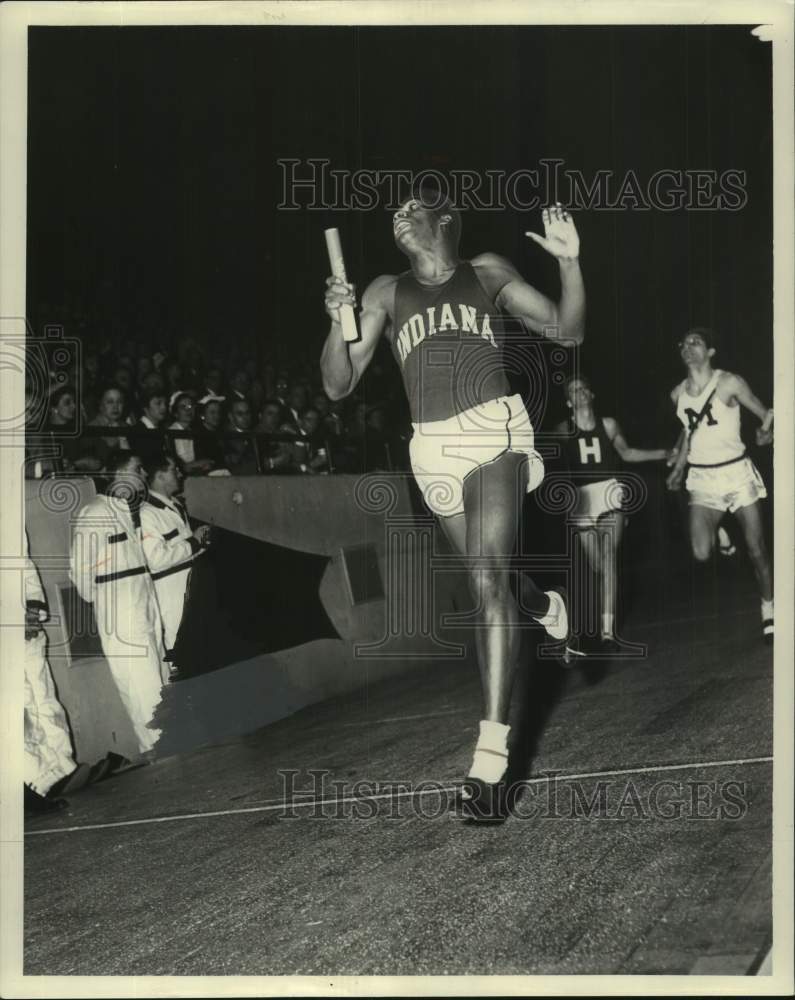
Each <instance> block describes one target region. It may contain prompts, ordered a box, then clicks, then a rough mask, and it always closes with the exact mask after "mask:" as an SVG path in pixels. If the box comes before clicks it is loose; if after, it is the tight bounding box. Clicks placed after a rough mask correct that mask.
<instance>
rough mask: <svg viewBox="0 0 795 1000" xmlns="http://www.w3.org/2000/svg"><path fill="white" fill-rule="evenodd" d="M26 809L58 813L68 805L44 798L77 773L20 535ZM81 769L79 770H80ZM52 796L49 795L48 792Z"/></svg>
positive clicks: (40, 602)
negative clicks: (23, 571)
mask: <svg viewBox="0 0 795 1000" xmlns="http://www.w3.org/2000/svg"><path fill="white" fill-rule="evenodd" d="M24 584H25V763H24V782H25V807H26V809H30V810H31V811H36V812H50V811H55V810H58V809H63V808H64V807H65V806H66V805H67V802H66V800H65V799H61V798H58V797H51V798H47V796H48V794H49V793H50V792H53V790H54V789H55V788H56V786H59V787H64V786H65V784H66V782H65V779H66V778H67V776H69V775H74V774H75V772H76V771H77V766H76V764H75V759H74V756H73V754H72V737H71V734H70V731H69V723H68V722H67V719H66V713H65V712H64V709H63V706H62V705H61V703H60V701H59V700H58V695H57V694H56V691H55V684H54V683H53V679H52V673H51V672H50V665H49V663H48V662H47V636H46V634H45V632H44V628H43V625H44V622H46V621H47V619H48V618H49V613H48V611H47V601H46V599H45V597H44V590H43V589H42V586H41V580H40V579H39V573H38V570H37V569H36V566H35V565H34V563H33V560H32V559H31V558H30V549H29V543H28V536H27V532H26V533H25V578H24ZM85 769H86V765H82V767H81V770H85ZM53 796H54V792H53Z"/></svg>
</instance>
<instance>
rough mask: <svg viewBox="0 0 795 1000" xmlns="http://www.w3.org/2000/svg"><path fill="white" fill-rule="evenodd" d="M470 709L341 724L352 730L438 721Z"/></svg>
mask: <svg viewBox="0 0 795 1000" xmlns="http://www.w3.org/2000/svg"><path fill="white" fill-rule="evenodd" d="M469 711H470V709H468V708H452V709H450V711H448V712H423V713H422V715H394V716H389V717H388V718H386V719H367V720H366V721H365V722H340V723H338V726H339V728H340V729H350V728H353V727H356V726H378V725H380V724H381V723H382V722H409V721H411V720H413V719H438V718H441V716H444V715H465V714H466V713H467V712H469Z"/></svg>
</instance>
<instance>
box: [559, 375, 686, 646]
mask: <svg viewBox="0 0 795 1000" xmlns="http://www.w3.org/2000/svg"><path fill="white" fill-rule="evenodd" d="M564 392H565V394H566V406H567V407H568V408H569V410H570V411H571V413H570V416H569V419H568V420H565V421H563V422H562V423H560V424H558V426H557V428H556V430H557V433H558V434H560V435H561V436H564V437H565V445H564V448H565V452H566V458H567V460H568V461H567V464H568V467H569V470H570V472H571V475H572V479H573V483H574V485H575V486H576V487H577V505H576V507H575V508H574V510H573V512H572V517H573V519H574V521H575V523H576V525H577V531H576V536H575V537H576V539H577V544H578V545H580V546H581V548H582V549H583V551H584V553H585V556H586V559H587V561H588V565H589V566H590V567H591V569H592V570H593V572H594V574H595V575H596V577H597V579H598V580H599V583H600V587H601V650H600V652H602V653H611V652H613V651H614V650H615V648H616V639H615V620H616V589H617V571H618V565H617V563H618V548H619V546H620V544H621V538H622V536H623V533H624V527H625V516H624V514H622V512H621V504H622V498H623V488H622V486H621V482H620V479H619V478H617V473H618V472H619V467H620V465H621V462H622V461H624V462H661V461H664V460H665V459H667V458H668V454H669V453H668V451H667V450H666V449H664V448H632V447H630V445H629V444H627V441H626V439H625V437H624V432H623V431H622V430H621V427H620V426H619V423H618V421H617V420H616V419H615V418H614V417H602V416H600V415H599V414H598V413H597V411H596V408H595V406H594V399H595V398H596V396H595V394H594V391H593V389H592V388H591V383H590V382H589V381H588V379H587V378H584V377H583V376H581V375H577V376H572V377H570V378H569V379H567V380H566V383H565V384H564Z"/></svg>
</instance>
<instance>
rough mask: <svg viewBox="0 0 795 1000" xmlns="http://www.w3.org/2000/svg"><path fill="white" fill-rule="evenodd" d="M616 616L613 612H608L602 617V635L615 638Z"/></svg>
mask: <svg viewBox="0 0 795 1000" xmlns="http://www.w3.org/2000/svg"><path fill="white" fill-rule="evenodd" d="M615 617H616V616H615V615H614V614H612V613H611V612H607V613H605V614H603V615H602V635H603V636H609V637H610V638H611V639H612V638H613V622H614V621H615Z"/></svg>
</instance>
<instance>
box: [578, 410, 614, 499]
mask: <svg viewBox="0 0 795 1000" xmlns="http://www.w3.org/2000/svg"><path fill="white" fill-rule="evenodd" d="M564 448H565V453H566V459H567V462H568V466H569V468H570V469H571V471H572V472H573V473H575V475H574V476H573V482H574V485H575V486H585V485H586V484H587V483H596V482H599V481H600V480H602V479H610V478H612V477H613V476H614V475H615V474H616V473H617V472H618V470H619V466H620V459H619V457H618V453H617V452H616V449H615V447H614V445H613V442H612V441H611V440H610V438H609V437H608V436H607V431H606V430H605V426H604V424H603V423H602V418H601V417H599V416H597V418H596V426H595V427H594V428H593V430H590V431H584V430H581V429H580V428H579V427H577V426H576V425H575V423H574V419H573V418H572V419H570V420H569V426H568V436H567V437H566V443H565V445H564Z"/></svg>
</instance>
